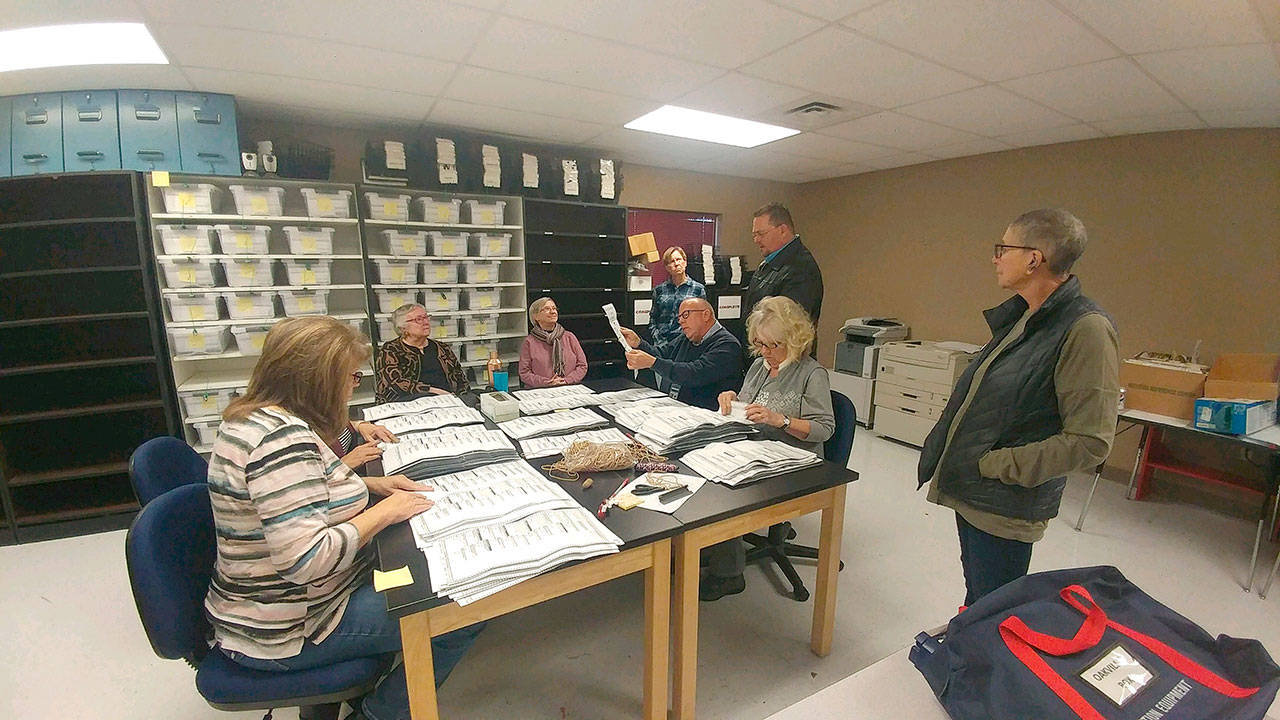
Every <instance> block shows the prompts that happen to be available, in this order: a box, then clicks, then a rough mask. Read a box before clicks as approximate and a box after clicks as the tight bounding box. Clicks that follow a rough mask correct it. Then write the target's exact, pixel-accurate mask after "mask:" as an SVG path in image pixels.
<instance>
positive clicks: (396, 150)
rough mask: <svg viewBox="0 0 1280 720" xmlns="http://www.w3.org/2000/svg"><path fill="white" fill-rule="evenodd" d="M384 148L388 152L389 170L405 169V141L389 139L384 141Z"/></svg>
mask: <svg viewBox="0 0 1280 720" xmlns="http://www.w3.org/2000/svg"><path fill="white" fill-rule="evenodd" d="M382 149H383V151H384V152H386V154H387V169H388V170H404V159H405V158H404V143H399V142H391V141H390V140H388V141H386V142H384V143H382Z"/></svg>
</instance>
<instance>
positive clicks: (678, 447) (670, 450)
mask: <svg viewBox="0 0 1280 720" xmlns="http://www.w3.org/2000/svg"><path fill="white" fill-rule="evenodd" d="M615 419H616V420H617V421H618V423H619V424H625V423H624V422H623V416H622V414H621V413H620V414H619V415H617V416H616V418H615ZM634 429H635V431H636V440H638V441H640V442H641V443H644V444H645V445H647V446H648V447H649V448H650V449H652V450H653V451H654V452H657V453H659V454H662V455H671V454H677V453H682V452H685V451H686V450H692V449H693V448H698V447H702V446H703V445H706V444H707V443H710V442H717V441H720V442H724V441H729V440H740V439H742V438H745V437H751V436H752V435H755V434H756V430H755V428H754V427H752V426H751V425H750V424H748V423H743V422H741V421H739V420H735V419H733V418H731V417H728V416H725V415H721V414H720V413H718V412H716V411H714V410H707V409H705V408H698V407H690V406H685V407H657V408H654V409H653V410H652V411H650V412H649V413H648V414H647V416H646V417H645V419H644V422H642V423H641V424H640V426H639V427H637V428H634Z"/></svg>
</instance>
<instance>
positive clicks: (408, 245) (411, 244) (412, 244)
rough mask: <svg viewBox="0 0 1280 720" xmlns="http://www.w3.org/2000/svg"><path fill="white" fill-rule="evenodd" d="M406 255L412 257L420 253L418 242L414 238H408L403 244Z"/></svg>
mask: <svg viewBox="0 0 1280 720" xmlns="http://www.w3.org/2000/svg"><path fill="white" fill-rule="evenodd" d="M401 246H402V247H403V248H404V250H403V252H404V254H405V255H412V254H414V253H416V252H417V251H418V241H417V240H415V239H414V238H411V237H407V238H405V239H404V240H403V241H402V242H401Z"/></svg>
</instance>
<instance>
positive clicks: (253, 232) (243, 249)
mask: <svg viewBox="0 0 1280 720" xmlns="http://www.w3.org/2000/svg"><path fill="white" fill-rule="evenodd" d="M213 229H214V232H216V233H218V245H220V246H222V252H223V254H225V255H266V254H267V252H268V250H267V237H268V236H269V235H270V234H271V228H269V227H267V226H266V225H214V226H213Z"/></svg>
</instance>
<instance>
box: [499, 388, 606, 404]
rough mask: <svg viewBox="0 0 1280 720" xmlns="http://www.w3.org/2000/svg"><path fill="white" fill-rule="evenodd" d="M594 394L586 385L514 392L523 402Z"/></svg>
mask: <svg viewBox="0 0 1280 720" xmlns="http://www.w3.org/2000/svg"><path fill="white" fill-rule="evenodd" d="M594 392H595V391H594V390H592V389H591V388H589V387H587V386H586V385H557V386H555V387H544V388H534V389H532V390H513V391H512V394H513V395H515V396H516V397H518V398H520V399H521V400H546V399H549V398H558V397H569V396H573V395H591V394H594Z"/></svg>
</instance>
